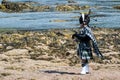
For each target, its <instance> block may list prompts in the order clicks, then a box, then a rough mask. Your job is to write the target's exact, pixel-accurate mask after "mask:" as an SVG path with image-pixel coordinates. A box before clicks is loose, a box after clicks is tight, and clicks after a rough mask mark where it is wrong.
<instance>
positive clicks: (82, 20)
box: [79, 14, 90, 24]
mask: <svg viewBox="0 0 120 80" xmlns="http://www.w3.org/2000/svg"><path fill="white" fill-rule="evenodd" d="M83 18H84V19H83ZM83 22H86V24H89V22H90V17H89V15H87V14H84V17H83V16H82V15H81V16H80V18H79V23H80V24H83Z"/></svg>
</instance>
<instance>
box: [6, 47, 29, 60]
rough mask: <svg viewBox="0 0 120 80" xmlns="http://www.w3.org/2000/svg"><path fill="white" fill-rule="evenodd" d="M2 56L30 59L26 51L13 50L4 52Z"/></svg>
mask: <svg viewBox="0 0 120 80" xmlns="http://www.w3.org/2000/svg"><path fill="white" fill-rule="evenodd" d="M4 54H5V55H6V56H9V57H10V58H13V59H22V58H30V56H29V52H28V50H27V49H13V50H10V51H7V52H5V53H4Z"/></svg>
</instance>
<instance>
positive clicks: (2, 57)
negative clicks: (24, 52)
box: [0, 54, 10, 61]
mask: <svg viewBox="0 0 120 80" xmlns="http://www.w3.org/2000/svg"><path fill="white" fill-rule="evenodd" d="M9 59H10V58H9V57H8V56H6V55H5V54H0V61H9Z"/></svg>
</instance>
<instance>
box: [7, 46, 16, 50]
mask: <svg viewBox="0 0 120 80" xmlns="http://www.w3.org/2000/svg"><path fill="white" fill-rule="evenodd" d="M13 48H14V47H13V46H7V47H6V50H11V49H13Z"/></svg>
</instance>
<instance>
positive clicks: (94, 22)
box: [0, 0, 120, 29]
mask: <svg viewBox="0 0 120 80" xmlns="http://www.w3.org/2000/svg"><path fill="white" fill-rule="evenodd" d="M0 1H1V0H0ZM10 1H37V2H39V3H40V4H45V5H52V6H54V5H56V4H66V3H67V0H10ZM75 1H76V2H77V4H79V5H90V6H91V10H92V12H93V14H91V23H90V26H97V27H108V28H110V27H114V28H120V26H119V22H120V20H119V19H120V10H117V9H113V8H112V7H113V6H115V5H119V4H120V1H119V0H75ZM79 12H82V11H71V12H55V11H51V12H27V13H4V12H0V28H14V29H16V28H17V29H51V28H74V27H75V28H76V27H79V25H78V24H79V21H78V18H75V17H77V16H80V14H79ZM54 20H65V21H64V22H54Z"/></svg>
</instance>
